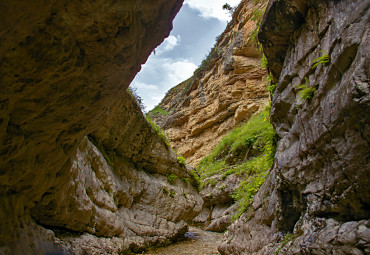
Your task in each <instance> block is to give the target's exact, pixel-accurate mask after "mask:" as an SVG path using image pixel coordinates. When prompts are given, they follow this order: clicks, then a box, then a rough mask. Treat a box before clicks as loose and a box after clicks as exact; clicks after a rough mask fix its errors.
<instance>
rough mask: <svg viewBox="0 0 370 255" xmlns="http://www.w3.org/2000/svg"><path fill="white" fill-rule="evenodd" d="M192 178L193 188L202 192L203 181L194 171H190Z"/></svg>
mask: <svg viewBox="0 0 370 255" xmlns="http://www.w3.org/2000/svg"><path fill="white" fill-rule="evenodd" d="M190 176H191V177H192V178H193V186H194V187H195V188H196V189H197V190H198V191H199V192H200V191H201V190H202V186H203V184H202V181H201V180H200V178H199V175H198V174H197V173H196V172H195V171H194V170H191V171H190Z"/></svg>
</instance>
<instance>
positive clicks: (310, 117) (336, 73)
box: [219, 0, 370, 254]
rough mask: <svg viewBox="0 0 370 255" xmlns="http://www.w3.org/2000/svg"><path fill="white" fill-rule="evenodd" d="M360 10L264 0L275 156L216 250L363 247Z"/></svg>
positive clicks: (365, 78) (368, 12) (360, 6)
mask: <svg viewBox="0 0 370 255" xmlns="http://www.w3.org/2000/svg"><path fill="white" fill-rule="evenodd" d="M369 18H370V1H368V0H366V1H348V0H341V1H304V0H300V1H289V0H272V1H270V3H269V5H268V8H267V10H266V13H265V16H264V18H263V21H262V24H261V29H260V33H259V39H260V41H261V43H262V44H263V49H264V52H265V54H266V57H267V59H268V62H269V68H270V70H271V72H272V74H273V75H274V78H275V80H276V81H278V83H277V87H276V91H275V94H274V97H273V100H272V110H271V120H272V123H273V125H274V127H275V129H276V131H277V134H278V136H279V142H278V146H277V153H276V157H275V164H274V167H273V169H272V171H271V173H270V175H269V177H268V178H267V180H266V182H265V183H264V184H263V186H262V187H261V189H260V191H259V192H258V193H257V195H256V197H255V199H254V202H253V204H252V206H251V207H250V209H249V211H248V212H247V213H245V214H244V215H243V216H242V217H241V218H240V219H239V220H238V221H236V222H235V223H234V224H233V225H232V226H231V227H230V229H229V231H228V233H227V235H226V240H225V241H224V243H223V244H222V245H221V246H220V248H219V250H220V252H221V254H369V253H370V228H369V227H370V222H369V216H370V210H369V208H370V207H369V201H370V194H369V185H370V183H369V180H370V178H369V177H370V176H369V173H370V172H369V169H370V165H369V151H370V150H369V123H370V121H369V116H370V115H369V109H370V107H369V106H370V105H369V100H370V93H369V92H370V91H369V90H370V86H369V52H370V51H369V49H370V44H369V42H370V40H369V27H370V26H369V20H370V19H369ZM318 58H319V59H318ZM317 61H319V62H318V66H317V67H316V68H314V67H313V64H314V63H315V62H317ZM296 84H301V85H299V86H297V85H296Z"/></svg>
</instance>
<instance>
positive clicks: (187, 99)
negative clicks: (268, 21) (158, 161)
mask: <svg viewBox="0 0 370 255" xmlns="http://www.w3.org/2000/svg"><path fill="white" fill-rule="evenodd" d="M256 2H257V1H242V3H241V4H240V5H239V6H238V8H237V9H236V10H235V12H234V14H233V18H232V21H231V22H230V23H229V24H228V26H227V28H226V29H225V31H224V32H223V33H222V34H221V35H220V36H219V37H218V38H217V42H216V44H215V46H214V48H213V49H212V50H211V52H210V54H209V56H208V57H207V58H206V59H205V60H204V61H203V62H202V65H201V67H200V68H199V69H198V70H197V71H195V73H194V76H193V77H191V78H190V79H188V80H187V81H185V82H183V83H181V84H179V85H178V86H176V87H174V88H173V89H171V90H170V91H169V92H168V93H167V95H166V96H165V98H164V99H163V100H162V102H161V103H160V104H159V106H157V108H156V109H155V110H154V111H152V112H151V113H149V115H151V116H152V117H153V118H154V120H155V122H156V123H157V124H158V125H159V126H160V127H161V128H162V129H164V131H165V133H166V134H167V136H168V138H169V140H170V142H171V145H172V146H173V147H174V148H175V149H176V151H177V152H178V153H179V154H180V155H182V156H184V157H185V158H186V159H187V162H188V163H190V164H193V165H196V164H197V163H198V162H199V161H200V160H201V159H202V158H203V157H204V156H206V155H208V154H209V153H210V152H211V151H212V149H213V148H214V147H215V146H216V145H217V144H218V142H219V141H220V140H221V139H222V137H223V136H224V135H225V134H226V133H227V132H228V131H230V130H231V129H232V128H233V127H235V126H237V125H238V124H239V123H241V122H245V121H247V120H248V119H249V118H250V117H251V116H252V114H253V113H255V112H257V111H259V109H260V108H261V106H264V105H266V104H267V102H268V92H267V89H266V85H265V81H266V70H265V69H264V68H261V65H260V60H261V58H262V54H261V52H260V51H259V50H258V47H257V43H256V40H255V39H253V37H255V35H256V32H257V22H258V19H259V18H260V15H262V13H263V10H264V8H265V7H266V4H265V3H266V1H258V2H260V3H257V4H256ZM253 35H254V36H253ZM167 113H168V114H167Z"/></svg>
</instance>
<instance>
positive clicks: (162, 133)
mask: <svg viewBox="0 0 370 255" xmlns="http://www.w3.org/2000/svg"><path fill="white" fill-rule="evenodd" d="M146 120H147V121H148V122H149V123H150V125H151V126H152V128H153V130H154V131H155V132H156V133H157V135H158V136H159V137H160V138H161V139H162V140H163V142H165V143H166V144H167V145H170V142H169V140H168V138H167V136H166V134H165V133H164V131H163V130H162V129H160V128H159V127H158V126H157V124H155V122H154V121H153V120H152V119H151V118H150V117H149V116H146Z"/></svg>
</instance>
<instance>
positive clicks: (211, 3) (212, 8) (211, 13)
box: [185, 0, 241, 21]
mask: <svg viewBox="0 0 370 255" xmlns="http://www.w3.org/2000/svg"><path fill="white" fill-rule="evenodd" d="M240 2H241V0H185V4H187V5H188V6H189V7H190V8H192V9H196V10H198V11H199V12H200V15H201V16H202V17H204V18H216V19H219V20H221V21H228V20H230V14H229V13H228V12H227V11H225V10H223V9H222V6H223V5H224V4H225V3H228V4H229V5H231V6H232V7H234V6H237V5H238V4H239V3H240Z"/></svg>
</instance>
